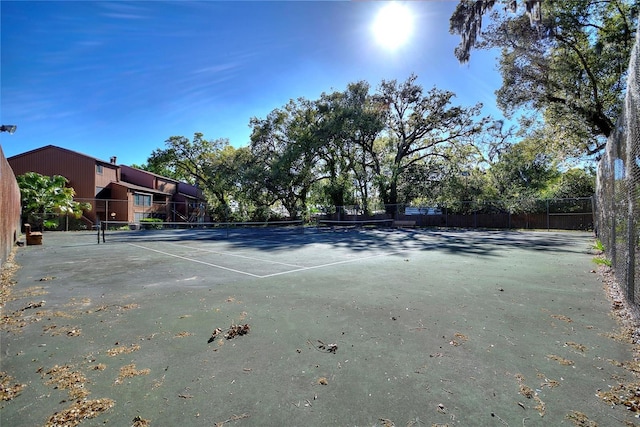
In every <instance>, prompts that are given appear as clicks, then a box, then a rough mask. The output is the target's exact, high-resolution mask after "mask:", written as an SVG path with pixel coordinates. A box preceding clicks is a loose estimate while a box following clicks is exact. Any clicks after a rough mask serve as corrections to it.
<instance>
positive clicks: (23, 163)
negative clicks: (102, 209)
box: [8, 145, 119, 222]
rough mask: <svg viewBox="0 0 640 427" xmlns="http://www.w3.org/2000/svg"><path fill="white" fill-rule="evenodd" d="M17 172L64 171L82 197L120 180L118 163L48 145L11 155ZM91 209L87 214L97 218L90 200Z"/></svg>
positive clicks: (93, 204) (63, 174)
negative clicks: (99, 168) (98, 167)
mask: <svg viewBox="0 0 640 427" xmlns="http://www.w3.org/2000/svg"><path fill="white" fill-rule="evenodd" d="M8 162H9V164H10V165H11V168H13V171H14V173H15V175H16V176H18V175H22V174H25V173H27V172H37V173H39V174H41V175H45V176H53V175H61V176H64V177H65V178H67V180H69V183H68V184H67V185H68V186H69V187H72V188H73V190H74V191H75V198H76V199H78V200H82V201H87V200H92V199H94V198H95V196H96V194H97V191H98V189H99V188H103V187H106V186H108V185H109V183H110V182H111V181H117V180H118V178H119V176H118V166H116V165H114V164H111V163H109V162H103V161H100V160H96V159H95V158H92V157H89V156H85V155H84V154H80V153H76V152H75V151H71V150H67V149H64V148H60V147H55V146H52V145H48V146H46V147H42V148H39V149H36V150H32V151H28V152H26V153H22V154H18V155H17V156H13V157H11V158H9V159H8ZM98 164H99V165H101V166H102V173H101V174H98V173H97V169H96V168H97V165H98ZM91 204H92V210H91V211H89V212H85V215H84V216H85V217H86V218H87V220H89V221H91V222H95V219H96V214H95V212H96V211H97V209H98V206H96V205H95V203H93V202H91Z"/></svg>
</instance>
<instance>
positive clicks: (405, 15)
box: [371, 1, 413, 50]
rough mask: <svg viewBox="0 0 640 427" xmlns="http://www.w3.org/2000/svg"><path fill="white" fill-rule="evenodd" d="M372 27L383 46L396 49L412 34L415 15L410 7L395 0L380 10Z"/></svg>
mask: <svg viewBox="0 0 640 427" xmlns="http://www.w3.org/2000/svg"><path fill="white" fill-rule="evenodd" d="M371 29H372V31H373V35H374V36H375V38H376V41H377V42H378V43H379V44H380V45H381V46H382V47H384V48H386V49H390V50H395V49H397V48H399V47H400V46H402V45H403V44H405V43H406V42H407V41H408V39H409V37H410V36H411V33H412V32H413V16H412V14H411V11H410V10H409V8H408V7H406V6H404V5H402V4H401V3H398V2H395V1H394V2H390V3H388V4H387V5H385V6H384V7H382V8H381V9H380V11H378V15H377V16H376V19H375V21H374V22H373V26H372V27H371Z"/></svg>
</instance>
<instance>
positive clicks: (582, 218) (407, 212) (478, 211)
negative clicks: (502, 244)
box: [317, 197, 594, 230]
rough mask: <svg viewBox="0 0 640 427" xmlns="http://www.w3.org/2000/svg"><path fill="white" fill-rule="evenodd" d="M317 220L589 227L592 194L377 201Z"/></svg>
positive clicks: (340, 209)
mask: <svg viewBox="0 0 640 427" xmlns="http://www.w3.org/2000/svg"><path fill="white" fill-rule="evenodd" d="M317 218H318V219H319V220H333V221H366V220H376V219H379V220H382V219H393V220H395V221H411V222H412V223H413V224H414V225H415V226H418V227H460V228H505V229H508V228H512V229H547V230H552V229H553V230H593V228H594V227H593V198H591V197H586V198H572V199H535V200H518V201H509V202H507V201H501V200H494V201H482V202H479V201H469V202H457V203H455V204H452V205H443V204H439V205H436V204H433V205H425V206H414V205H402V204H398V205H381V206H378V207H377V208H376V210H375V211H374V212H372V213H369V214H366V213H364V212H362V210H361V209H360V207H359V206H337V207H335V208H333V209H331V210H330V211H328V212H325V213H324V214H322V215H318V216H317Z"/></svg>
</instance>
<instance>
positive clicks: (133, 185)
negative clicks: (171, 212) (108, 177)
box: [109, 181, 173, 197]
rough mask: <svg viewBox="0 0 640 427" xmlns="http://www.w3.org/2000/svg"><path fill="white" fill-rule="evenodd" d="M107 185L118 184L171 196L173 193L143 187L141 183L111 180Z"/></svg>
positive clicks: (145, 191) (131, 188)
mask: <svg viewBox="0 0 640 427" xmlns="http://www.w3.org/2000/svg"><path fill="white" fill-rule="evenodd" d="M109 185H120V186H122V187H125V188H128V189H130V190H136V191H140V192H144V193H152V194H163V195H165V196H169V197H171V196H173V193H165V192H164V191H159V190H154V189H153V188H149V187H143V186H141V185H135V184H130V183H128V182H125V181H111V182H110V183H109Z"/></svg>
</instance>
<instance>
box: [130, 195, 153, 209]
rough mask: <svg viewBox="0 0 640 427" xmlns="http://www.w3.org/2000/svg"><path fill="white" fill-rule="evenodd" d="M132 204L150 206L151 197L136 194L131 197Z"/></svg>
mask: <svg viewBox="0 0 640 427" xmlns="http://www.w3.org/2000/svg"><path fill="white" fill-rule="evenodd" d="M133 204H134V205H136V206H151V195H150V194H137V193H136V194H134V195H133Z"/></svg>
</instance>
